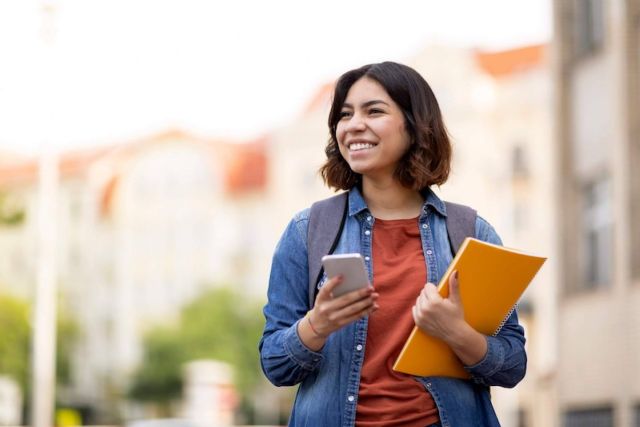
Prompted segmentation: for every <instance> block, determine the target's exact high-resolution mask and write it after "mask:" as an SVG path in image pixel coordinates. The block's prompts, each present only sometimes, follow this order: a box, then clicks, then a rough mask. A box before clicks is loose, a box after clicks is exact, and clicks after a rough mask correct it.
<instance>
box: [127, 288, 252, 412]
mask: <svg viewBox="0 0 640 427" xmlns="http://www.w3.org/2000/svg"><path fill="white" fill-rule="evenodd" d="M262 322H263V321H262V316H261V310H260V305H259V304H257V303H255V302H251V301H248V300H247V298H246V297H245V296H242V295H240V294H238V293H236V292H233V291H232V290H231V289H229V288H222V287H218V288H214V289H212V290H210V291H208V292H206V293H204V294H203V295H201V296H200V297H198V298H197V299H196V300H195V301H193V302H192V303H191V304H189V305H187V306H186V307H185V308H184V309H183V311H182V314H181V318H180V322H179V324H178V325H177V327H176V328H174V329H170V328H166V327H159V328H156V329H153V330H151V331H150V332H149V333H148V334H147V335H146V337H145V344H144V346H145V355H144V360H143V362H142V364H141V365H140V368H139V369H138V371H137V372H136V374H135V376H134V380H133V383H132V387H131V389H130V393H129V396H130V397H131V398H133V399H135V400H139V401H155V402H167V401H170V400H171V399H174V398H177V397H179V396H180V395H181V392H182V372H181V369H182V365H183V364H184V363H185V362H187V361H190V360H195V359H217V360H221V361H224V362H227V363H229V364H230V365H231V366H232V367H233V369H234V376H235V385H236V387H237V389H238V391H239V392H240V394H241V395H243V396H247V395H248V394H249V393H250V392H251V391H252V390H253V388H254V387H255V386H256V384H257V383H258V381H260V379H261V378H262V376H261V373H260V364H259V360H258V353H257V343H258V340H259V339H260V335H261V333H262V326H263V323H262Z"/></svg>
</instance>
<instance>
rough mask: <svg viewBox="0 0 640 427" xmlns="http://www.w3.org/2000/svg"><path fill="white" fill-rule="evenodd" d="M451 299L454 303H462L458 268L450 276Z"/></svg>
mask: <svg viewBox="0 0 640 427" xmlns="http://www.w3.org/2000/svg"><path fill="white" fill-rule="evenodd" d="M449 300H450V301H451V302H452V303H454V304H459V303H460V283H459V282H458V271H457V270H456V271H454V272H453V274H451V275H450V276H449Z"/></svg>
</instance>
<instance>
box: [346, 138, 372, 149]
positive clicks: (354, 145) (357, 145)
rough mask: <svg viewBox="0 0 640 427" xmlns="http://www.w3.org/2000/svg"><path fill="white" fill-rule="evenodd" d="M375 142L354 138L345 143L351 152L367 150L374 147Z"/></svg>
mask: <svg viewBox="0 0 640 427" xmlns="http://www.w3.org/2000/svg"><path fill="white" fill-rule="evenodd" d="M376 145H377V144H374V143H372V142H369V141H361V140H355V141H350V142H348V143H347V144H346V146H347V148H348V149H349V151H351V152H353V151H362V150H368V149H370V148H373V147H375V146H376Z"/></svg>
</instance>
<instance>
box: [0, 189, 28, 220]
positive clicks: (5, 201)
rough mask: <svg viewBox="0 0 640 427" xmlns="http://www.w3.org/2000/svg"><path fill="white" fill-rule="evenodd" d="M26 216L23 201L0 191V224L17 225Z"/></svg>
mask: <svg viewBox="0 0 640 427" xmlns="http://www.w3.org/2000/svg"><path fill="white" fill-rule="evenodd" d="M25 216H26V212H25V208H24V206H23V202H22V201H21V200H20V199H19V198H18V197H16V196H13V195H10V194H9V193H7V192H5V191H0V226H9V227H11V226H18V225H20V224H22V223H23V222H24V219H25Z"/></svg>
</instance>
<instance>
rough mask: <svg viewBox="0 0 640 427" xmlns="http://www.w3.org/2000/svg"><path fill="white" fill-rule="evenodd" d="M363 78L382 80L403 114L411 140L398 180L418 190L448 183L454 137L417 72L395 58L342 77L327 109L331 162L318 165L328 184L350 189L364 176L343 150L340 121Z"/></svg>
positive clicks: (328, 156) (328, 151)
mask: <svg viewBox="0 0 640 427" xmlns="http://www.w3.org/2000/svg"><path fill="white" fill-rule="evenodd" d="M363 77H367V78H370V79H372V80H375V81H376V82H378V83H379V84H380V85H382V87H383V88H384V89H385V90H386V91H387V93H388V94H389V96H390V97H391V99H393V101H394V102H395V103H396V104H397V105H398V107H399V108H400V110H402V113H403V115H404V122H405V127H406V129H407V132H408V134H409V136H410V138H411V144H410V146H409V150H408V151H407V152H406V153H405V155H404V156H403V157H402V159H400V162H399V163H398V167H397V169H396V171H395V177H396V179H398V181H399V182H400V183H401V184H402V185H403V186H405V187H407V188H412V189H414V190H423V189H425V188H427V187H430V186H431V185H434V184H436V185H441V184H444V183H445V182H446V180H447V178H448V176H449V171H450V168H451V142H450V141H449V136H448V134H447V129H446V127H445V125H444V122H443V120H442V114H441V113H440V107H439V106H438V101H437V100H436V97H435V95H434V94H433V91H432V90H431V87H429V84H428V83H427V82H426V81H425V79H424V78H423V77H422V76H421V75H420V74H419V73H418V72H417V71H415V70H414V69H413V68H411V67H408V66H406V65H402V64H398V63H395V62H381V63H378V64H369V65H365V66H363V67H360V68H356V69H354V70H351V71H347V72H346V73H344V74H343V75H342V76H341V77H340V78H339V79H338V81H337V83H336V87H335V90H334V93H333V101H332V103H331V111H330V112H329V131H330V133H331V137H330V138H329V141H328V142H327V147H326V148H325V153H326V155H327V161H326V162H325V163H324V165H322V167H321V168H320V174H321V175H322V178H323V179H324V182H325V184H327V185H328V186H329V187H332V188H335V189H336V190H349V189H351V188H352V187H353V186H355V185H356V184H358V183H359V182H360V180H361V178H362V176H361V175H360V174H358V173H356V172H353V171H352V170H351V168H350V167H349V164H348V163H347V162H346V161H345V160H344V158H343V157H342V155H341V154H340V149H339V148H338V140H337V138H336V126H337V124H338V121H339V120H340V112H341V110H342V106H343V104H344V101H345V99H346V97H347V93H348V92H349V89H351V86H352V85H353V84H354V83H355V82H356V81H358V80H360V79H361V78H363Z"/></svg>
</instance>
